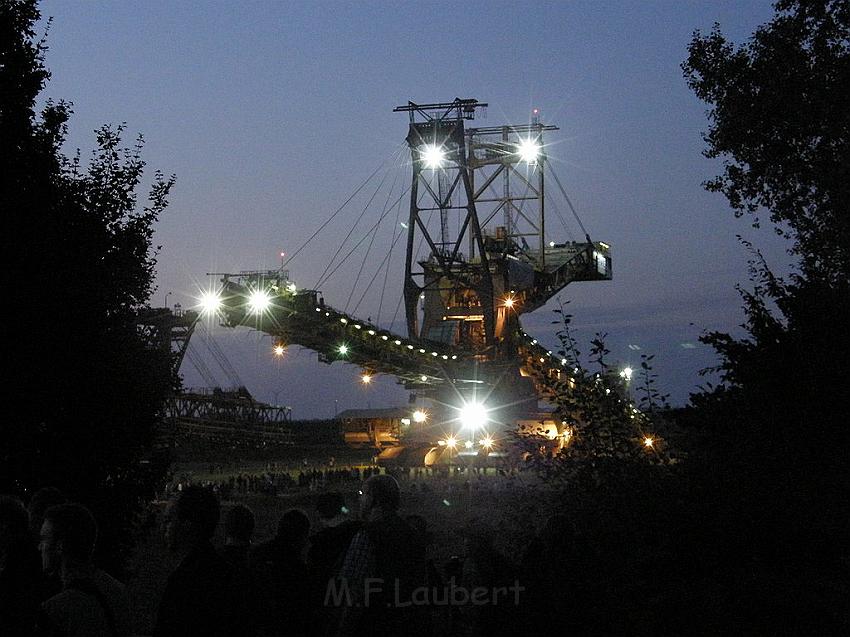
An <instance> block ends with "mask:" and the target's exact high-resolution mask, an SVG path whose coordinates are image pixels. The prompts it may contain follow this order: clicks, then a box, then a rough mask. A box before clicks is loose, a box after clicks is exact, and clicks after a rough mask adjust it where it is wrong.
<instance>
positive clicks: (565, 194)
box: [546, 162, 590, 243]
mask: <svg viewBox="0 0 850 637" xmlns="http://www.w3.org/2000/svg"><path fill="white" fill-rule="evenodd" d="M546 165H547V166H549V163H548V162H547V163H546ZM549 174H550V175H552V177H554V178H555V183H556V184H558V189H559V190H560V191H561V194H562V195H563V196H564V199H566V200H567V205H568V206H569V207H570V210H572V212H573V216H574V217H575V218H576V221H578V225H579V228H581V231H582V232H584V236H585V238H586V239H587V242H588V243H590V234H589V233H588V232H587V229H586V228H585V227H584V224H583V223H582V222H581V219H580V218H579V216H578V213H577V212H576V209H575V206H573V202H572V201H571V200H570V198H569V196H568V195H567V191H566V190H564V187H563V186H562V185H561V180H560V179H558V174H557V173H556V172H555V171H554V170H552V167H551V166H549Z"/></svg>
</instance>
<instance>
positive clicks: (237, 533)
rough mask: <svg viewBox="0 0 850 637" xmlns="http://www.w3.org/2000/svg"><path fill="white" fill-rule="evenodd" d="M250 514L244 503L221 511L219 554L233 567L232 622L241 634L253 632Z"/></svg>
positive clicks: (252, 518) (252, 514) (252, 522)
mask: <svg viewBox="0 0 850 637" xmlns="http://www.w3.org/2000/svg"><path fill="white" fill-rule="evenodd" d="M254 524H255V520H254V513H253V511H251V509H249V508H248V507H247V506H245V505H244V504H237V505H235V506H233V507H231V508H230V509H229V510H228V511H227V513H225V514H224V546H223V547H221V550H220V551H219V553H220V554H221V556H222V557H223V558H224V559H225V560H227V562H228V564H230V565H231V566H232V567H233V588H232V590H231V597H232V599H233V605H234V611H235V613H236V625H237V626H238V627H239V628H240V630H243V629H244V634H246V635H253V634H254V632H255V629H254V614H253V612H251V610H250V593H249V568H248V566H249V555H250V550H251V538H252V537H253V535H254Z"/></svg>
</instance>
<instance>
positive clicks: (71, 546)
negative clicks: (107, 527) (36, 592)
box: [39, 503, 130, 637]
mask: <svg viewBox="0 0 850 637" xmlns="http://www.w3.org/2000/svg"><path fill="white" fill-rule="evenodd" d="M40 537H41V542H40V547H41V563H42V568H43V569H44V570H45V571H46V572H48V573H58V574H59V577H60V579H61V581H62V591H61V592H60V593H58V594H56V595H54V596H53V597H51V598H50V599H48V600H47V601H46V602H44V603H43V604H42V613H41V616H40V618H39V634H41V635H56V636H59V635H62V636H64V637H72V636H78V637H123V636H124V635H129V634H130V604H129V599H128V597H127V590H126V588H125V587H124V585H123V584H121V583H120V582H119V581H117V580H116V579H114V578H113V577H111V576H110V575H108V574H107V573H104V572H103V571H102V570H100V569H98V568H95V566H94V564H93V563H92V553H93V552H94V547H95V542H96V541H97V523H96V522H95V519H94V517H93V516H92V514H91V512H90V511H89V510H88V509H87V508H86V507H84V506H83V505H81V504H73V503H71V504H59V505H56V506H53V507H50V508H49V509H47V511H45V512H44V522H43V524H42V525H41V534H40Z"/></svg>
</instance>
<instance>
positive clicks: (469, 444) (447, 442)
mask: <svg viewBox="0 0 850 637" xmlns="http://www.w3.org/2000/svg"><path fill="white" fill-rule="evenodd" d="M437 444H438V445H439V446H441V447H446V448H447V449H451V450H455V449H457V448H458V447H463V448H464V449H472V448H473V447H474V446H475V443H474V442H473V441H472V440H466V441H461V440H459V439H457V438H456V437H455V436H447V437H446V438H445V439H444V440H438V441H437ZM478 444H479V445H480V446H481V448H482V449H486V450H487V451H490V449H492V448H493V445H494V444H495V443H494V442H493V438H491V437H490V436H484V437H483V438H482V439H481V440H479V441H478Z"/></svg>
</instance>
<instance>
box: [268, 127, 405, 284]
mask: <svg viewBox="0 0 850 637" xmlns="http://www.w3.org/2000/svg"><path fill="white" fill-rule="evenodd" d="M403 146H404V144H400V145H399V150H400V149H401V148H403ZM398 152H399V151H398V150H396V152H394V153H393V155H392V157H390V158H388V159H385V160H384V161H382V162H381V163H380V164H379V165H378V167H377V168H375V170H374V171H373V172H372V174H371V175H369V176H368V177H367V178H366V181H364V182H363V183H362V184H360V185H359V186H357V189H356V190H355V191H354V192H353V193H351V195H350V196H349V197H348V199H346V200H345V201H344V202H343V203H342V205H341V206H340V207H339V208H337V209H336V210H335V211H334V212H333V214H332V215H331V216H330V217H328V219H327V220H326V221H325V222H324V223H323V224H322V225H320V226H319V227H318V228H317V229H316V231H315V232H314V233H313V234H311V235H310V236H309V237H308V238H307V240H306V241H305V242H304V243H302V244H301V246H300V247H299V248H298V249H297V250H296V251H295V252H293V253H292V254H291V255H290V256H289V258H288V259H287V260H286V261H284V262H283V263H282V264H281V266H280V267H281V268H284V267H286V266H287V265H288V264H289V262H290V261H292V260H293V259H294V258H295V257H297V256H298V255H299V254H300V253H301V251H302V250H304V248H306V247H307V246H308V245H309V243H310V242H311V241H312V240H313V239H315V238H316V236H318V234H319V233H320V232H321V231H322V230H324V229H325V228H326V227H327V225H328V224H329V223H330V222H331V221H333V220H334V219H335V218H336V216H337V215H338V214H339V213H340V212H342V210H343V208H345V207H346V206H347V205H348V204H349V203H350V202H351V200H352V199H354V198H355V197H356V196H357V195H358V193H359V192H360V191H361V190H363V188H365V187H366V184H368V183H369V182H370V181H372V178H374V176H375V175H377V174H378V172H380V170H381V169H382V168H383V167H384V166H385V165H386V164H387V162H388V161H391V160H392V159H394V158H395V157H396V155H398Z"/></svg>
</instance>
